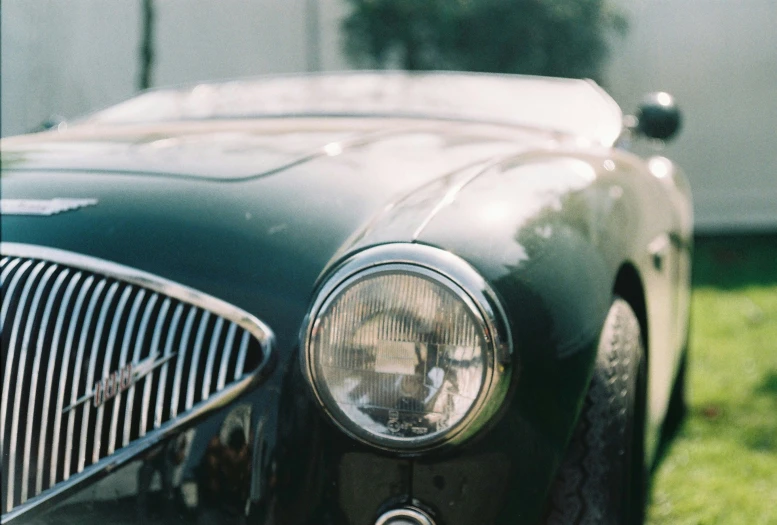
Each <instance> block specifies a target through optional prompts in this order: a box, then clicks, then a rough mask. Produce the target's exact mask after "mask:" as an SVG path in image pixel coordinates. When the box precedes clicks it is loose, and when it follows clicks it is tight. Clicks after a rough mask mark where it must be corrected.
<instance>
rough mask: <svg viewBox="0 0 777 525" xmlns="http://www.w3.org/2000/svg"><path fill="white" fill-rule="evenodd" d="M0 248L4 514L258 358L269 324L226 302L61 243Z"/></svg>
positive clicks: (238, 382)
mask: <svg viewBox="0 0 777 525" xmlns="http://www.w3.org/2000/svg"><path fill="white" fill-rule="evenodd" d="M8 246H11V247H12V248H11V251H12V252H14V253H10V254H9V253H7V252H6V250H7V249H8ZM0 247H2V250H3V257H2V258H1V259H0V283H1V286H2V292H3V298H2V311H0V327H2V329H1V330H0V337H2V356H1V358H0V359H1V360H0V362H1V363H2V364H3V365H4V370H3V376H2V377H3V389H2V401H1V403H2V406H1V407H0V416H1V417H0V419H1V420H2V421H1V423H2V424H0V455H2V472H3V488H2V495H1V496H0V506H2V513H3V516H4V518H3V519H5V516H6V515H7V513H11V514H16V513H18V512H26V511H27V509H29V508H32V507H30V505H33V506H34V505H35V504H36V502H38V501H43V500H41V498H46V497H59V494H60V492H59V491H55V492H51V491H49V489H52V488H53V487H55V486H58V485H60V484H64V483H69V484H72V483H74V482H78V480H81V479H86V478H84V476H87V477H88V476H91V475H92V473H93V472H96V471H94V469H90V468H89V467H91V466H92V465H95V466H97V465H99V464H101V462H102V461H103V460H104V459H105V458H107V457H108V456H111V455H114V454H120V453H121V451H122V450H124V448H125V447H127V445H129V444H132V443H134V442H135V441H137V440H142V439H144V437H145V436H147V435H148V434H149V433H150V432H161V431H165V428H167V429H169V428H171V427H170V425H175V424H176V422H177V421H185V419H183V420H181V419H179V417H180V416H182V415H184V414H189V413H190V411H192V410H204V409H207V410H210V409H211V407H215V406H217V404H218V400H217V399H216V398H214V400H213V401H214V403H215V404H214V403H210V404H208V403H207V402H208V400H209V399H210V398H211V397H212V396H216V395H217V394H221V393H222V391H224V390H225V389H229V388H240V389H243V388H246V387H247V386H248V385H249V382H247V381H243V379H245V378H247V377H248V376H249V375H250V374H254V373H255V372H256V371H257V370H258V369H259V368H260V367H261V366H262V365H263V364H264V363H266V362H267V358H268V356H269V352H270V344H271V340H272V339H271V338H272V334H271V332H270V331H269V329H267V328H266V327H265V326H264V325H262V324H261V322H259V321H257V320H256V319H254V318H252V317H251V316H250V315H248V314H246V313H245V312H242V311H241V310H238V309H237V308H234V307H232V306H230V305H227V304H226V303H223V302H221V301H218V300H216V299H213V298H210V297H208V296H205V295H203V294H200V293H199V292H196V291H194V290H190V289H188V288H185V287H182V286H180V285H175V284H174V283H169V282H167V281H164V280H162V279H159V278H155V277H154V276H151V275H149V274H145V273H143V272H139V271H137V270H133V269H131V268H126V267H120V266H118V265H115V264H113V263H107V262H105V261H99V260H97V259H92V258H89V257H83V256H79V255H76V254H70V253H69V252H61V251H59V250H52V249H48V248H40V247H32V246H27V245H11V244H7V243H2V244H0ZM18 247H23V248H24V249H21V248H18ZM15 250H20V251H21V252H23V253H16V252H15ZM141 383H142V384H141ZM230 395H231V394H230ZM198 407H199V408H198ZM203 407H206V408H203ZM179 424H180V423H179ZM153 442H154V441H153V440H152V441H149V445H150V444H151V443H153ZM128 450H132V449H128ZM118 457H121V456H118ZM47 494H50V496H47Z"/></svg>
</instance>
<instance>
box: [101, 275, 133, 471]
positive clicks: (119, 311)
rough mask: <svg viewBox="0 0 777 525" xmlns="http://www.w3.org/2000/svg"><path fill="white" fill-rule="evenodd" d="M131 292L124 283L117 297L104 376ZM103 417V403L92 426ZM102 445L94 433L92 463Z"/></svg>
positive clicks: (109, 364)
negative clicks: (122, 289) (117, 301)
mask: <svg viewBox="0 0 777 525" xmlns="http://www.w3.org/2000/svg"><path fill="white" fill-rule="evenodd" d="M131 293H132V287H130V286H127V285H124V291H123V292H122V293H121V296H120V297H119V304H118V305H117V306H116V311H115V312H114V314H113V322H112V323H111V331H110V332H108V350H107V352H106V353H105V362H104V363H103V375H102V376H103V377H106V376H107V375H108V374H110V373H111V362H112V361H113V349H114V346H115V345H116V336H117V335H118V330H119V320H120V319H121V316H122V315H124V309H125V308H126V307H127V301H129V297H130V294H131ZM104 417H105V405H100V406H99V407H98V408H97V416H96V420H95V425H94V428H96V429H102V427H103V418H104ZM101 445H102V432H96V433H95V441H94V449H93V451H92V463H94V462H95V461H97V459H95V458H98V457H99V453H100V446H101ZM110 445H111V440H110V438H109V440H108V446H109V447H110Z"/></svg>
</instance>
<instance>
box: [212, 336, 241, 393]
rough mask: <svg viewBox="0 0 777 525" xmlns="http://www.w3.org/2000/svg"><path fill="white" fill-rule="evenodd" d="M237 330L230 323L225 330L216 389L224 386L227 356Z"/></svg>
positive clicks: (228, 356)
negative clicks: (225, 336) (225, 334)
mask: <svg viewBox="0 0 777 525" xmlns="http://www.w3.org/2000/svg"><path fill="white" fill-rule="evenodd" d="M236 332H237V325H236V324H235V323H230V325H229V330H228V331H227V342H226V344H225V345H224V354H223V355H222V357H221V365H220V366H219V379H218V383H217V384H216V389H217V390H221V389H222V388H224V384H225V383H226V381H227V370H228V368H227V365H228V363H229V358H230V356H231V355H232V345H233V344H234V342H235V333H236Z"/></svg>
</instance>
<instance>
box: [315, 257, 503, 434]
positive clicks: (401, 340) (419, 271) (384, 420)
mask: <svg viewBox="0 0 777 525" xmlns="http://www.w3.org/2000/svg"><path fill="white" fill-rule="evenodd" d="M312 314H313V317H312V321H311V324H310V326H309V330H308V333H307V352H306V357H307V366H308V370H309V372H310V375H311V376H312V380H313V386H314V389H315V390H316V394H317V396H318V397H319V399H320V400H321V401H322V403H323V405H324V407H325V408H326V409H327V410H328V411H329V412H330V414H331V415H332V416H333V418H334V419H335V421H336V422H337V423H339V424H340V426H341V427H343V428H344V429H345V430H346V431H348V432H349V433H351V434H354V435H356V436H357V437H359V438H361V439H363V440H365V441H368V442H371V443H373V444H377V445H379V446H383V447H384V448H397V449H403V448H418V447H422V446H424V445H429V444H432V443H436V442H438V441H439V440H442V439H444V437H445V436H446V435H449V434H452V433H456V432H457V431H458V430H461V429H460V427H462V426H466V423H467V422H468V421H469V420H471V419H472V416H473V412H475V411H477V410H478V409H479V408H482V404H483V400H484V399H483V398H484V397H485V395H486V394H487V392H488V390H489V387H490V386H491V383H492V379H493V377H492V376H493V371H494V362H495V355H494V344H493V343H494V340H493V336H492V334H490V333H489V325H488V323H487V322H486V320H485V319H484V316H483V314H482V312H481V311H480V309H479V308H478V306H477V305H476V303H475V302H474V301H473V300H472V298H471V297H470V296H469V295H468V294H467V293H466V292H465V291H464V290H463V289H462V288H461V287H460V286H459V285H457V284H456V283H454V282H453V281H452V280H451V279H449V278H448V277H445V276H443V275H441V274H439V273H437V272H436V271H433V270H431V269H428V268H423V267H419V266H414V265H409V264H401V263H397V264H385V265H379V266H373V267H370V268H369V269H365V270H363V271H358V272H356V273H354V274H351V275H350V276H349V277H348V278H346V279H344V280H343V281H342V282H341V283H339V284H337V285H335V286H334V287H333V288H331V291H330V292H329V293H328V294H327V295H326V297H325V298H324V299H323V300H321V301H320V302H319V303H318V307H317V308H315V309H314V312H312Z"/></svg>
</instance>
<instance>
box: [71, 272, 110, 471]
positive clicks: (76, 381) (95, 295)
mask: <svg viewBox="0 0 777 525" xmlns="http://www.w3.org/2000/svg"><path fill="white" fill-rule="evenodd" d="M107 283H108V280H107V279H100V282H98V283H97V286H95V287H94V291H93V292H92V298H91V299H89V306H87V307H86V317H84V327H83V328H82V329H81V337H80V338H79V339H78V353H77V354H76V366H75V369H74V376H73V388H72V390H71V398H72V399H73V402H71V405H72V404H74V402H75V401H76V399H77V398H76V396H77V395H78V391H79V387H80V386H81V385H80V383H81V370H82V368H81V365H82V363H83V362H84V352H85V351H86V338H87V337H88V336H89V331H90V329H91V328H92V320H93V318H94V311H95V309H96V308H97V302H98V301H99V300H100V297H101V296H102V293H103V289H104V288H105V285H106V284H107ZM90 362H91V360H90ZM90 375H91V376H92V378H94V366H90V367H89V371H88V372H87V376H86V378H87V385H88V384H89V383H88V381H89V379H90V377H89V376H90ZM87 388H88V387H87ZM88 420H89V405H86V411H85V413H84V414H82V421H81V435H80V436H79V447H78V456H77V460H76V470H78V471H79V472H80V471H82V470H83V469H84V466H85V462H86V446H85V445H84V442H85V440H86V436H85V435H84V431H85V430H86V426H85V425H84V421H88ZM74 425H75V411H73V410H71V411H70V412H68V418H67V445H66V447H65V449H66V450H67V456H65V464H66V465H68V466H70V461H69V460H70V456H71V453H72V445H71V444H72V440H73V426H74Z"/></svg>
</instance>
